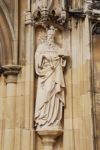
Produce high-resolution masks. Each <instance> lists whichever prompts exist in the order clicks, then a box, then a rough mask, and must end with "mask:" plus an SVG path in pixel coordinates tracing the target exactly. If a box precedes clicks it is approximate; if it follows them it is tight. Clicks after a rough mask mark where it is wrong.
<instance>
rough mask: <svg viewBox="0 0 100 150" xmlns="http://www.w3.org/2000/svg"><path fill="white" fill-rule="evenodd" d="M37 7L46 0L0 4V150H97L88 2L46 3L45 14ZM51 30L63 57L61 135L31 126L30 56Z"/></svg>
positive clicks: (33, 98)
mask: <svg viewBox="0 0 100 150" xmlns="http://www.w3.org/2000/svg"><path fill="white" fill-rule="evenodd" d="M42 2H44V3H43V5H46V0H45V1H39V0H31V1H30V0H20V1H17V0H9V1H7V0H5V1H2V2H0V12H1V13H0V20H1V21H0V33H2V34H0V54H1V55H0V58H1V59H0V65H1V66H0V73H1V76H0V150H6V149H8V150H39V149H41V150H46V149H48V150H80V149H81V150H96V149H95V148H94V131H95V130H93V129H95V128H94V124H95V122H93V121H94V120H95V119H93V118H94V115H93V112H92V110H93V108H94V105H93V93H92V92H93V91H92V90H91V89H92V88H91V87H92V86H93V84H91V79H92V73H93V72H92V71H93V70H91V67H93V66H92V63H93V62H92V58H93V57H92V54H93V53H92V48H91V42H92V40H91V26H92V24H94V22H95V21H94V17H95V16H93V15H91V12H90V11H92V10H90V9H89V8H90V7H88V5H89V4H91V2H90V1H85V2H84V3H83V1H82V0H80V1H77V0H73V1H72V2H71V1H67V2H65V1H64V0H62V1H58V0H56V1H52V0H50V2H49V1H47V3H48V7H44V8H46V9H43V8H42V7H41V5H42V4H41V3H42ZM97 17H98V18H99V16H97ZM91 20H92V21H91ZM52 25H53V26H54V28H56V29H57V32H56V35H55V43H56V44H57V45H58V46H59V47H60V48H63V49H64V52H65V54H63V55H67V64H66V69H65V72H64V79H65V85H66V91H65V107H64V112H62V114H63V117H62V118H61V124H62V129H61V133H60V131H59V129H56V131H55V130H52V131H49V129H48V128H46V130H43V131H42V132H40V131H38V130H36V127H35V114H34V113H35V104H36V93H37V88H38V87H37V80H38V76H37V75H36V71H35V63H36V62H35V53H36V49H37V47H38V46H39V45H40V43H41V40H42V42H44V40H45V36H46V30H49V29H47V28H48V26H52ZM97 53H98V52H97ZM97 55H98V54H97ZM48 131H49V132H48ZM44 133H45V135H44ZM54 142H55V143H54ZM53 143H54V145H53ZM97 150H98V149H97Z"/></svg>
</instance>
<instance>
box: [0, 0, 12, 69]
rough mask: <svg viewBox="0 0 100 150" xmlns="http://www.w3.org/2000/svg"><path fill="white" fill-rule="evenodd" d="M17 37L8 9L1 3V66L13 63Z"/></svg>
mask: <svg viewBox="0 0 100 150" xmlns="http://www.w3.org/2000/svg"><path fill="white" fill-rule="evenodd" d="M14 41H15V35H14V30H13V26H12V23H11V18H10V15H9V12H8V10H7V7H6V5H5V3H4V2H3V1H0V66H2V65H5V64H6V65H7V64H12V63H13V51H14V48H15V45H14Z"/></svg>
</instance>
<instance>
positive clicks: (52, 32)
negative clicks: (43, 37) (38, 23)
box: [47, 26, 56, 42]
mask: <svg viewBox="0 0 100 150" xmlns="http://www.w3.org/2000/svg"><path fill="white" fill-rule="evenodd" d="M55 32H56V29H55V28H54V26H50V28H49V29H48V30H47V40H48V41H50V42H54V37H55Z"/></svg>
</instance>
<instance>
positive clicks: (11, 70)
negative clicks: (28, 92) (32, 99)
mask: <svg viewBox="0 0 100 150" xmlns="http://www.w3.org/2000/svg"><path fill="white" fill-rule="evenodd" d="M20 70H21V67H20V66H18V65H6V66H2V73H3V75H4V76H5V77H6V82H7V83H16V82H17V75H18V74H19V72H20Z"/></svg>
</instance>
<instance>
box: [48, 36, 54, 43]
mask: <svg viewBox="0 0 100 150" xmlns="http://www.w3.org/2000/svg"><path fill="white" fill-rule="evenodd" d="M47 40H48V42H49V43H53V42H54V34H47Z"/></svg>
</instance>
